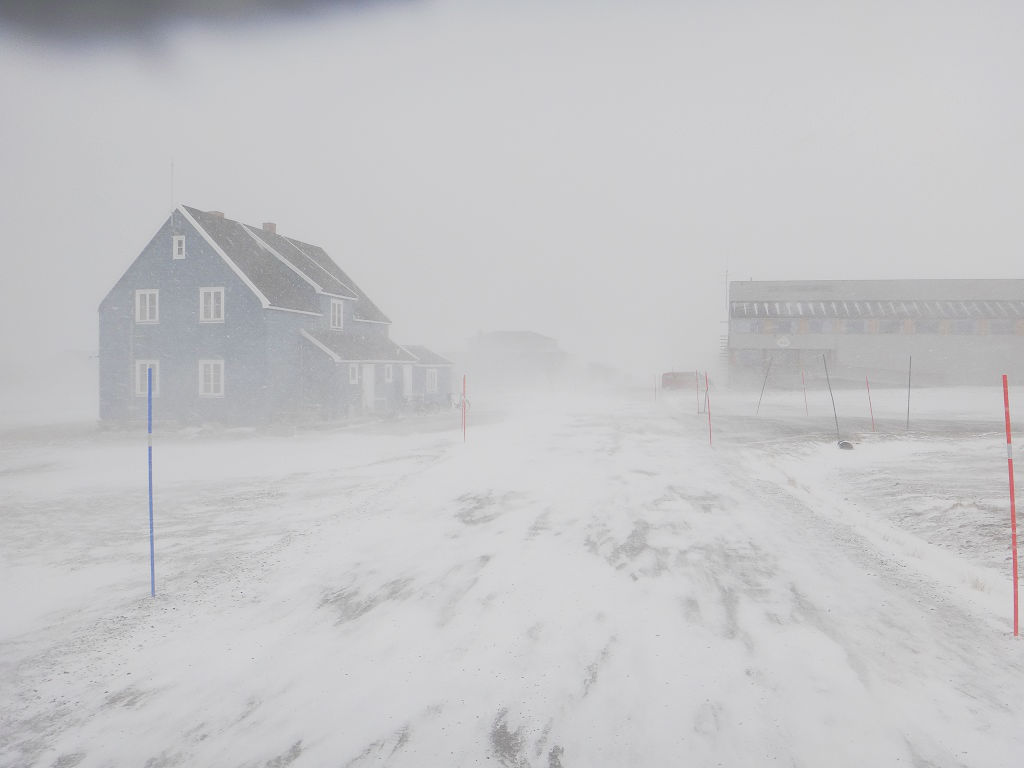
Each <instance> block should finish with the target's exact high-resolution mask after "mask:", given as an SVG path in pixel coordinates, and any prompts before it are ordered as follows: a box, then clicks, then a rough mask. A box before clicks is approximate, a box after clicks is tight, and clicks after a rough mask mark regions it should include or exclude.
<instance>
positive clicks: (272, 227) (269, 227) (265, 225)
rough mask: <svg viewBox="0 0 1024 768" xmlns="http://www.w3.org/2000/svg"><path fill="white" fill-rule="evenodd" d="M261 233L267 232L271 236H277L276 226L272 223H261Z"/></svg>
mask: <svg viewBox="0 0 1024 768" xmlns="http://www.w3.org/2000/svg"><path fill="white" fill-rule="evenodd" d="M263 231H264V232H269V233H270V234H272V235H276V234H277V224H275V223H274V222H272V221H264V222H263Z"/></svg>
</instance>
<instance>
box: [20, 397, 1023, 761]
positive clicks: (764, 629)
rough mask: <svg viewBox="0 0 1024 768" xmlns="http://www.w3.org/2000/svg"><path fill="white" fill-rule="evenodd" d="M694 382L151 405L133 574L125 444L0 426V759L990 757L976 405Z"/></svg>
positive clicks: (993, 500)
mask: <svg viewBox="0 0 1024 768" xmlns="http://www.w3.org/2000/svg"><path fill="white" fill-rule="evenodd" d="M715 405H716V406H717V408H716V413H715V418H716V422H715V429H716V431H715V433H714V441H715V444H714V447H709V446H708V435H707V431H706V421H705V416H704V415H700V414H697V413H695V412H693V408H692V405H691V403H690V402H689V401H685V402H676V401H672V400H662V401H659V402H657V403H655V402H642V401H640V400H639V399H638V398H633V399H632V400H629V399H626V398H619V399H602V400H592V399H591V400H577V401H575V402H571V403H564V402H557V403H553V402H551V401H550V400H549V401H539V400H538V401H534V402H531V403H530V404H529V407H521V408H518V409H516V410H514V411H513V410H506V411H503V412H497V411H494V412H488V411H487V407H486V406H485V405H481V404H478V406H477V412H476V413H474V414H473V419H472V421H471V429H470V433H469V440H468V442H467V443H466V444H463V442H462V434H461V431H459V430H458V429H456V428H455V427H456V424H455V422H456V421H457V417H455V418H451V417H450V416H449V415H447V414H445V415H443V416H442V417H439V420H437V421H429V420H428V421H409V422H398V423H393V424H385V425H379V426H377V427H364V428H361V429H350V430H343V431H333V432H321V433H316V432H313V433H303V434H298V435H289V436H274V435H255V434H250V435H231V434H228V435H221V436H217V437H203V438H196V437H190V436H188V435H185V434H180V433H178V434H173V435H164V436H160V435H158V437H157V441H156V445H157V447H156V449H155V457H156V477H157V480H156V483H157V485H156V489H157V490H156V518H157V523H156V530H157V534H156V549H157V591H158V594H157V597H156V598H155V599H153V598H150V597H149V563H148V552H149V550H148V544H149V542H148V522H147V506H146V495H145V484H146V476H145V452H144V441H142V440H139V439H138V436H134V435H126V434H109V433H108V434H103V433H100V434H96V433H94V432H92V431H89V430H83V431H81V432H80V433H78V434H73V433H65V432H61V431H60V430H51V431H49V432H46V433H33V432H21V433H8V435H7V437H8V439H6V440H5V441H4V443H3V448H0V504H2V517H0V557H2V560H0V576H2V582H0V611H2V613H0V615H2V616H3V617H5V618H4V620H3V625H2V626H0V652H2V656H0V764H2V765H11V766H64V767H68V766H121V765H139V766H143V765H148V766H176V765H188V766H192V765H209V766H213V765H217V766H285V765H294V766H325V765H331V766H364V765H380V764H386V765H393V766H417V767H419V766H435V765H436V766H463V765H481V764H490V765H504V766H516V767H517V768H524V767H526V766H545V767H547V768H552V767H554V766H565V767H568V766H667V765H695V766H704V765H723V766H748V765H749V766H758V765H764V764H772V763H780V764H785V765H796V766H822V765H829V766H858V767H860V766H867V765H879V766H881V765H914V766H993V767H996V766H1005V767H1006V768H1010V766H1018V765H1020V764H1021V760H1022V757H1021V756H1022V755H1024V727H1022V725H1021V723H1022V722H1024V645H1022V643H1021V642H1020V641H1019V640H1014V638H1013V637H1012V634H1011V628H1010V609H1011V602H1010V581H1009V570H1008V566H1007V562H1008V543H1009V539H1008V520H1007V519H1006V518H1007V511H1006V509H1005V505H1003V506H1000V503H999V499H998V490H999V485H998V483H999V482H1000V480H1002V481H1004V482H1005V450H1004V447H1003V445H1002V443H1001V442H1000V436H999V434H998V431H997V430H998V427H999V423H998V418H999V415H1000V414H998V413H996V414H995V420H993V421H992V423H988V422H986V423H984V424H981V425H980V426H979V425H978V424H975V423H974V422H964V423H963V424H961V425H960V426H959V427H957V425H956V424H955V423H954V424H953V425H952V426H951V425H949V424H946V425H945V426H943V427H942V429H937V430H933V432H932V433H929V432H928V430H927V429H924V430H923V431H917V432H914V433H909V434H907V433H904V434H900V435H891V436H883V437H877V436H876V437H874V438H871V437H870V436H865V435H860V434H858V435H857V436H856V442H857V448H856V450H855V451H853V452H846V451H839V450H837V449H836V447H835V441H834V436H835V435H834V432H833V433H831V434H830V432H829V427H830V426H831V424H830V422H829V421H824V420H821V419H807V418H804V419H801V418H798V417H795V416H794V415H793V409H789V410H786V409H785V408H784V407H782V406H781V405H779V406H777V407H775V409H774V410H773V407H772V406H771V404H769V407H766V408H765V410H764V414H765V415H764V416H763V417H759V418H758V419H754V418H752V417H751V416H750V415H749V411H750V409H749V408H748V407H747V406H748V403H747V401H745V400H742V399H741V398H735V399H733V400H731V401H730V400H729V399H728V398H723V399H722V400H721V401H720V402H717V403H716V404H715ZM743 414H746V415H743ZM829 416H830V414H829ZM932 423H933V424H939V422H938V421H933V422H932ZM432 427H435V428H432ZM880 434H881V433H880ZM993 457H994V459H993ZM925 458H926V459H927V461H925ZM1000 459H1002V462H1001V463H1000ZM1001 473H1002V474H1001ZM965 519H966V520H965ZM1004 534H1005V535H1004Z"/></svg>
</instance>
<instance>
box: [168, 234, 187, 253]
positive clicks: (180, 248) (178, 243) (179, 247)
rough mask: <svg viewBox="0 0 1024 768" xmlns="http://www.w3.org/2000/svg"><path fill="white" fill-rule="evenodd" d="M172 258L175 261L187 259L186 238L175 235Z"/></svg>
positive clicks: (172, 241)
mask: <svg viewBox="0 0 1024 768" xmlns="http://www.w3.org/2000/svg"><path fill="white" fill-rule="evenodd" d="M171 256H172V257H174V258H175V259H184V258H185V236H184V235H174V236H173V237H171Z"/></svg>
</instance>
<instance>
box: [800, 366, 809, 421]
mask: <svg viewBox="0 0 1024 768" xmlns="http://www.w3.org/2000/svg"><path fill="white" fill-rule="evenodd" d="M800 383H801V384H803V386H804V416H807V415H808V414H809V413H810V411H808V410H807V379H805V378H804V369H803V368H801V369H800Z"/></svg>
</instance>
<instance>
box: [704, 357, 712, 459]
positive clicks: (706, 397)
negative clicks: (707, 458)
mask: <svg viewBox="0 0 1024 768" xmlns="http://www.w3.org/2000/svg"><path fill="white" fill-rule="evenodd" d="M709 389H711V387H710V386H708V372H707V371H704V409H705V410H706V411H707V412H708V445H711V398H710V397H709V395H708V390H709Z"/></svg>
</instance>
